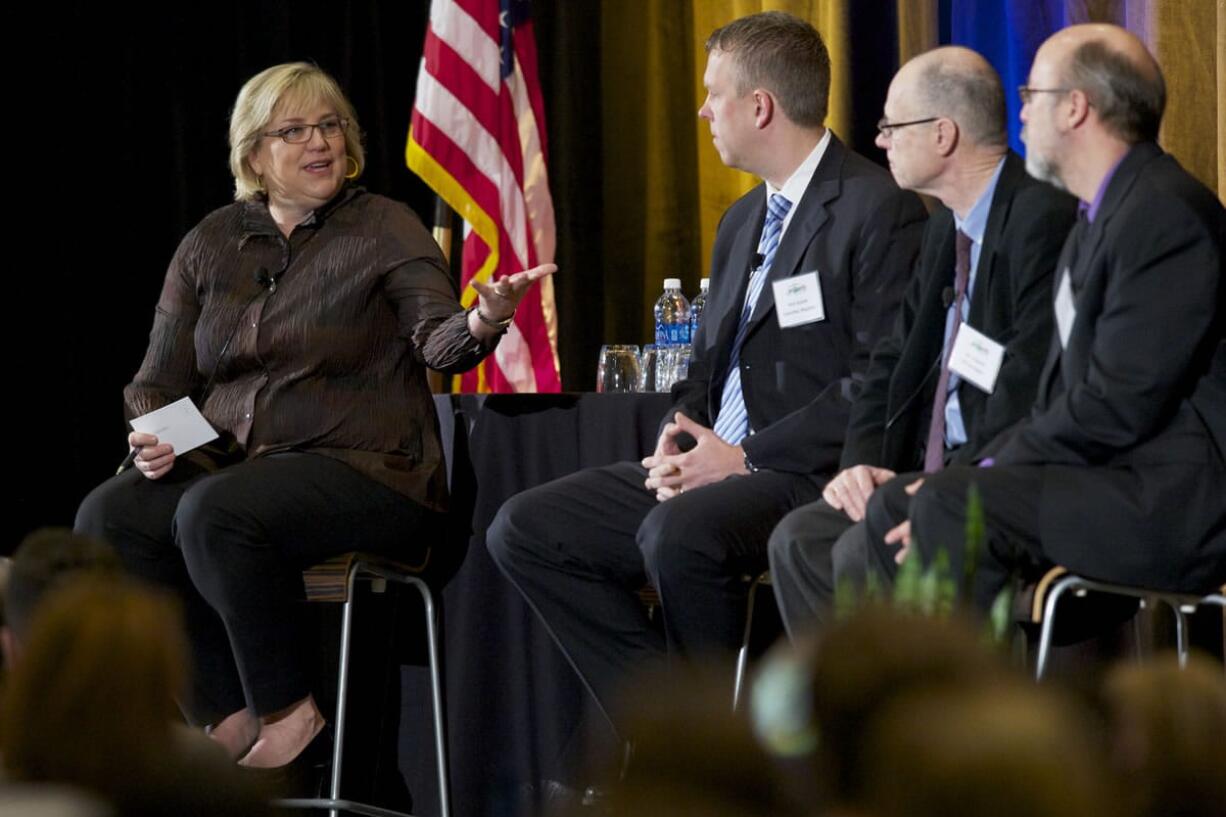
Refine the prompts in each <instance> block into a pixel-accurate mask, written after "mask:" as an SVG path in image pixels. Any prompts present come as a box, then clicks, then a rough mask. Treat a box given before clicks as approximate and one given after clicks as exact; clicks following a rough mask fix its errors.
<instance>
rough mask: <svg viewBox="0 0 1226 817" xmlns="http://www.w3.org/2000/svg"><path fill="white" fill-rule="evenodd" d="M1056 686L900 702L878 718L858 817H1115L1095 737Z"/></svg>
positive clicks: (865, 752)
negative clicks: (1091, 816) (983, 816)
mask: <svg viewBox="0 0 1226 817" xmlns="http://www.w3.org/2000/svg"><path fill="white" fill-rule="evenodd" d="M1054 689H1055V688H1054V687H1051V686H1043V687H1039V686H1036V685H1035V684H1033V683H1032V682H1030V681H1028V680H1025V679H1021V678H1019V679H1010V680H998V681H996V682H992V683H988V684H981V685H978V686H972V687H970V688H965V687H964V688H958V687H954V686H949V685H945V686H938V687H933V688H928V689H924V690H918V691H914V692H910V693H904V694H902V695H899V696H897V697H895V698H894V699H893V700H892V701H890V702H889V703H888V704H887V705H886V706H884V707H883V708H882V709H881V710H880V711H878V712H877V713H875V715H874V717H873V718H872V719H871V721H870V722H869V724H868V725H867V728H866V730H865V735H864V737H863V740H862V742H861V745H862V747H863V748H862V755H861V757H860V760H859V765H860V766H861V767H863V768H865V769H871V770H872V773H871V775H868V776H866V778H865V780H864V785H863V786H862V787H861V791H860V794H859V803H858V807H857V808H856V809H854V810H855V811H856V812H857V813H860V814H864V815H870V816H871V817H963V816H964V815H965V817H980V815H992V817H1086V815H1094V814H1103V815H1107V814H1119V813H1120V810H1119V809H1118V808H1117V807H1115V805H1114V803H1113V802H1112V801H1111V800H1110V799H1109V798H1110V797H1111V796H1112V790H1111V788H1110V787H1109V786H1107V785H1106V783H1107V780H1106V776H1105V774H1104V769H1103V764H1102V763H1101V762H1100V758H1101V752H1100V746H1099V744H1098V742H1097V741H1096V740H1095V739H1094V737H1095V736H1096V734H1097V732H1096V730H1095V729H1093V728H1092V724H1091V723H1090V722H1089V721H1088V720H1087V719H1086V718H1085V717H1084V715H1083V713H1082V711H1081V710H1080V709H1078V708H1077V707H1075V706H1073V705H1071V704H1070V703H1069V702H1068V701H1066V700H1064V699H1062V698H1061V697H1059V696H1058V695H1057V694H1056V693H1055V692H1054Z"/></svg>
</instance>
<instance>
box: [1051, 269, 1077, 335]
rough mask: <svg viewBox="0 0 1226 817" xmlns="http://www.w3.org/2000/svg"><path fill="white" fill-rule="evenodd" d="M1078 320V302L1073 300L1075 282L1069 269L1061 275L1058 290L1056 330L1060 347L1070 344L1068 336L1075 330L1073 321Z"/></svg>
mask: <svg viewBox="0 0 1226 817" xmlns="http://www.w3.org/2000/svg"><path fill="white" fill-rule="evenodd" d="M1075 320H1077V304H1076V303H1075V302H1074V300H1073V284H1072V281H1071V276H1070V275H1069V271H1068V269H1065V270H1064V274H1063V275H1061V276H1060V287H1059V289H1057V290H1056V331H1058V332H1059V333H1060V347H1061V348H1064V347H1066V346H1068V336H1069V334H1070V333H1071V332H1072V331H1073V322H1074V321H1075Z"/></svg>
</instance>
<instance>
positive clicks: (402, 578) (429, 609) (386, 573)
mask: <svg viewBox="0 0 1226 817" xmlns="http://www.w3.org/2000/svg"><path fill="white" fill-rule="evenodd" d="M359 573H360V574H362V575H365V576H369V577H371V578H372V579H374V580H375V581H381V580H387V581H395V582H399V583H401V584H411V585H413V586H414V587H416V588H417V591H418V593H419V594H420V595H421V597H422V602H423V606H424V608H425V616H426V637H427V642H428V644H427V646H428V649H429V661H430V693H431V709H432V710H433V712H434V734H435V739H434V747H435V751H436V752H437V754H438V778H439V809H440V811H439V814H440V817H451V792H450V789H449V787H448V781H447V755H446V740H445V734H444V732H443V726H444V725H443V688H442V682H441V678H440V671H439V664H440V662H439V644H438V624H437V614H436V612H435V606H434V597H433V595H432V594H431V592H430V587H429V585H427V584H426V583H425V582H424V581H422V580H421V579H419V578H417V577H416V576H412V575H409V574H407V573H402V572H399V571H391V570H387V569H385V568H383V567H382V566H380V565H378V564H372V563H368V562H364V561H361V560H358V561H355V562H354V563H353V564H352V566H351V567H350V570H349V575H348V577H347V580H346V581H347V588H348V592H347V594H346V601H345V603H344V608H343V611H342V615H341V648H340V661H339V663H340V667H339V669H338V672H337V683H336V687H337V689H336V723H335V726H334V729H333V731H334V734H335V738H334V739H335V743H334V744H333V746H332V785H331V792H330V796H329V797H328V798H318V797H315V798H290V799H284V800H277V801H275V804H276V805H280V806H282V807H285V808H298V809H325V808H326V809H328V813H329V815H330V817H336V816H337V815H339V814H340V813H341V812H347V813H352V814H362V815H366V817H412V816H411V815H408V814H406V813H405V812H403V811H395V810H393V809H387V808H382V807H380V806H374V805H370V804H369V803H359V802H356V801H353V800H344V799H341V796H340V792H341V763H342V761H343V760H344V746H345V740H344V738H345V713H346V708H347V707H346V698H347V697H348V691H349V655H350V652H351V637H352V627H353V603H354V591H355V586H356V584H357V576H358V574H359Z"/></svg>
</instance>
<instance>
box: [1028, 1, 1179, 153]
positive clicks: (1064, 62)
mask: <svg viewBox="0 0 1226 817" xmlns="http://www.w3.org/2000/svg"><path fill="white" fill-rule="evenodd" d="M1040 61H1043V62H1044V63H1046V64H1047V65H1048V67H1049V68H1050V70H1051V72H1052V74H1053V76H1055V77H1056V78H1057V81H1058V82H1059V84H1060V87H1062V88H1068V89H1078V90H1080V91H1082V92H1083V93H1084V94H1085V95H1086V98H1087V99H1088V100H1089V103H1090V107H1091V108H1093V109H1094V111H1096V112H1097V114H1098V119H1099V121H1100V122H1101V123H1102V124H1103V127H1104V128H1106V129H1107V131H1108V132H1109V133H1111V134H1112V135H1113V136H1115V137H1116V138H1118V139H1120V140H1122V141H1124V142H1126V143H1128V144H1135V143H1137V142H1147V141H1154V140H1156V139H1157V138H1158V128H1159V126H1160V125H1161V124H1162V112H1163V110H1164V109H1165V108H1166V82H1165V81H1164V79H1163V77H1162V69H1161V68H1159V67H1158V63H1157V61H1156V60H1154V58H1153V55H1151V54H1150V53H1149V51H1148V49H1146V47H1145V44H1144V43H1142V42H1141V41H1140V40H1139V39H1137V37H1136V36H1135V35H1133V34H1131V33H1130V32H1128V31H1125V30H1124V29H1122V28H1120V27H1119V26H1113V25H1108V24H1105V23H1093V24H1087V25H1078V26H1070V27H1068V28H1066V29H1063V30H1061V31H1058V32H1056V33H1055V34H1053V35H1052V36H1051V37H1050V38H1049V39H1048V40H1047V42H1045V43H1043V45H1042V47H1040V48H1039V51H1038V53H1037V54H1035V65H1036V66H1038V65H1039V64H1040Z"/></svg>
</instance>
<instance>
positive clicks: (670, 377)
mask: <svg viewBox="0 0 1226 817" xmlns="http://www.w3.org/2000/svg"><path fill="white" fill-rule="evenodd" d="M689 373H690V346H689V344H686V345H684V346H665V347H662V348H660V349H659V350H658V351H657V352H656V391H668V390H669V389H671V388H672V387H673V384H674V383H676V382H677V381H678V380H684V379H685V378H686V377H688V376H689Z"/></svg>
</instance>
